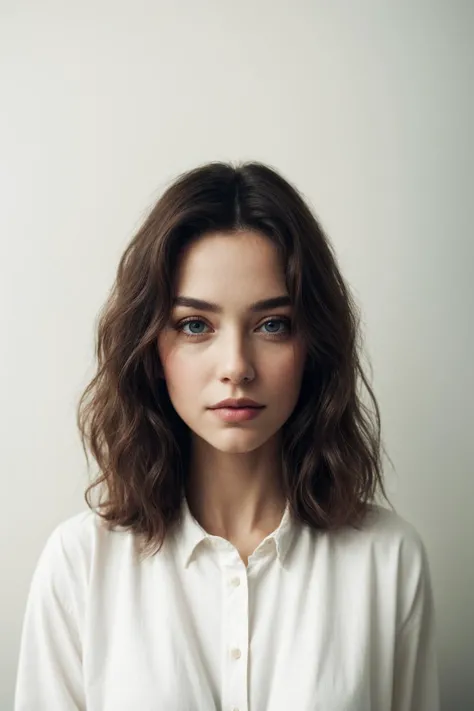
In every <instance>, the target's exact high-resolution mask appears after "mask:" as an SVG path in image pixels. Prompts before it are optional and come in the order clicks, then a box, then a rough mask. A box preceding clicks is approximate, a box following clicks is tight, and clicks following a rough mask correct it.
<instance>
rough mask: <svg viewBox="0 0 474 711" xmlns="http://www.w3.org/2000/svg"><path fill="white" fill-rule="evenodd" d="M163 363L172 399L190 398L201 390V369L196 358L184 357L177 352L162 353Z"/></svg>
mask: <svg viewBox="0 0 474 711" xmlns="http://www.w3.org/2000/svg"><path fill="white" fill-rule="evenodd" d="M161 362H162V364H163V371H164V376H165V380H166V385H167V388H168V392H169V394H170V397H171V398H174V397H175V398H176V399H179V398H180V397H182V396H186V397H189V395H190V394H192V393H193V391H196V390H199V389H200V386H199V367H198V360H197V359H196V358H190V357H183V355H182V354H180V353H179V351H178V350H176V351H168V352H166V350H163V351H162V355H161Z"/></svg>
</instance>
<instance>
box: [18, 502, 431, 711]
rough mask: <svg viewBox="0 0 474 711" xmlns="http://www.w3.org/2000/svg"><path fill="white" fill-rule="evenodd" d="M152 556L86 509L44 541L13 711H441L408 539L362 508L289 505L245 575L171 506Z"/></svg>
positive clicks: (418, 567)
mask: <svg viewBox="0 0 474 711" xmlns="http://www.w3.org/2000/svg"><path fill="white" fill-rule="evenodd" d="M183 512H184V517H183V520H182V524H181V525H180V526H179V527H178V528H176V529H175V532H174V534H173V536H172V537H170V538H168V539H167V540H166V542H165V544H164V546H163V547H162V549H161V551H159V552H158V553H157V554H155V555H154V556H153V557H150V558H148V559H145V560H142V561H141V562H140V561H139V559H138V549H137V546H136V542H135V539H134V537H133V535H132V534H131V533H130V532H128V531H125V529H119V530H117V531H115V532H108V531H107V530H106V529H105V528H103V527H102V526H101V525H100V523H99V522H100V519H99V517H98V516H97V514H95V513H94V512H92V511H84V512H81V513H80V514H77V515H75V516H73V517H71V518H69V519H67V520H65V521H63V522H62V523H60V524H59V526H57V527H56V528H55V529H54V531H53V532H52V533H51V534H50V537H49V538H48V540H47V542H46V544H45V547H44V549H43V551H42V553H41V556H40V558H39V561H38V563H37V566H36V568H35V572H34V575H33V578H32V582H31V587H30V591H29V596H28V601H27V607H26V612H25V617H24V622H23V630H22V637H21V650H20V657H19V664H18V673H17V683H16V696H15V711H79V710H80V711H137V710H138V709H139V711H288V709H295V711H439V689H438V665H437V655H436V642H435V612H434V605H433V594H432V588H431V581H430V571H429V565H428V561H427V557H426V551H425V547H424V544H423V542H422V540H421V538H420V535H419V534H418V532H417V531H416V529H415V528H414V527H413V526H412V525H411V524H410V523H408V522H407V521H406V520H405V519H404V518H402V517H401V516H400V515H398V514H396V513H394V512H393V511H390V510H389V509H385V508H383V507H381V506H378V505H375V504H373V505H372V506H371V511H370V513H369V516H368V517H367V519H366V521H365V523H364V524H363V527H362V530H360V531H357V530H355V529H353V528H350V527H344V528H343V529H340V530H338V531H333V532H326V531H316V530H312V529H311V528H310V527H308V526H307V525H305V524H301V523H299V522H296V521H294V520H293V519H292V518H291V516H290V513H289V509H288V507H287V509H286V511H285V513H284V516H283V518H282V521H281V523H280V525H279V527H278V528H277V529H276V530H275V531H274V532H273V533H272V534H270V535H268V536H267V537H266V538H265V539H264V540H263V541H262V542H261V543H260V545H259V546H258V547H257V548H256V549H255V551H254V552H253V553H252V555H251V556H250V557H249V560H248V567H246V566H245V564H244V563H243V561H242V559H241V558H240V556H239V553H238V551H237V550H236V548H235V547H234V546H233V545H232V544H231V543H230V542H229V541H227V540H225V539H224V538H221V537H219V536H213V535H209V534H208V533H207V532H206V531H205V530H204V529H203V528H202V527H201V526H200V525H199V524H198V522H197V521H196V519H195V518H194V517H193V516H192V514H191V512H190V510H189V507H188V504H187V501H186V499H184V501H183Z"/></svg>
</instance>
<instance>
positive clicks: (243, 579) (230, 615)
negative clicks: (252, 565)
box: [222, 556, 249, 711]
mask: <svg viewBox="0 0 474 711" xmlns="http://www.w3.org/2000/svg"><path fill="white" fill-rule="evenodd" d="M223 574H224V577H225V578H226V581H225V585H224V604H223V611H224V619H223V637H222V645H223V647H222V653H223V655H224V663H223V674H224V678H223V708H227V709H234V708H238V709H239V711H247V709H248V641H249V631H248V625H249V610H248V579H247V571H246V568H245V565H244V563H243V562H242V560H241V558H240V556H236V557H235V558H234V559H233V562H232V564H231V565H228V566H226V568H225V569H224V573H223Z"/></svg>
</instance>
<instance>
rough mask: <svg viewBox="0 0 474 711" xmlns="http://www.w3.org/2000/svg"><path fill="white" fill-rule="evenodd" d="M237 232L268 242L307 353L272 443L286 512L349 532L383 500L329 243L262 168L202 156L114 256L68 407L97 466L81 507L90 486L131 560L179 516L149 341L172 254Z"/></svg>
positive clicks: (377, 449)
mask: <svg viewBox="0 0 474 711" xmlns="http://www.w3.org/2000/svg"><path fill="white" fill-rule="evenodd" d="M237 230H252V231H258V232H259V233H261V234H263V235H265V236H266V237H268V238H269V239H270V240H271V241H272V243H273V244H274V245H275V246H276V248H277V249H278V252H279V254H280V256H281V258H282V260H283V264H284V267H285V275H286V285H287V289H288V292H289V294H290V298H291V301H292V305H293V310H294V318H295V320H294V328H295V329H296V330H299V331H300V332H301V333H302V334H303V336H304V338H305V342H306V344H307V348H308V350H307V360H306V363H305V372H304V375H303V379H302V385H301V390H300V394H299V399H298V402H297V404H296V406H295V409H294V411H293V412H292V414H291V416H290V417H289V419H288V420H287V421H286V423H285V424H284V426H283V431H282V440H281V441H282V450H281V455H282V468H283V475H284V487H285V490H286V496H287V499H288V501H289V504H290V507H291V513H292V514H293V515H294V516H295V517H296V518H298V519H299V520H300V521H302V522H304V523H306V524H309V525H310V526H311V527H313V528H316V529H335V528H338V527H340V526H343V525H346V524H348V525H351V526H353V527H355V528H358V526H359V524H360V523H361V522H362V520H363V518H364V517H365V514H366V513H367V511H368V509H369V506H370V503H371V502H372V501H373V499H374V497H375V496H376V494H377V492H378V491H379V490H380V491H381V493H382V494H383V496H384V497H385V499H386V500H387V501H388V497H387V495H386V492H385V489H384V484H383V478H382V464H381V452H382V449H383V446H382V443H381V436H380V432H381V427H380V412H379V407H378V404H377V401H376V398H375V396H374V393H373V391H372V389H371V387H370V384H369V382H368V379H367V377H366V375H365V373H364V370H363V368H362V365H361V337H360V317H359V311H358V308H357V306H356V304H355V302H354V299H353V297H352V296H351V293H350V291H349V287H348V286H347V284H346V283H345V281H344V279H343V277H342V275H341V272H340V270H339V268H338V265H337V259H336V256H335V253H334V250H333V247H332V246H331V244H330V242H329V240H328V238H327V237H326V235H325V234H324V232H323V229H322V227H321V225H320V224H319V223H318V221H317V219H316V217H315V216H314V215H313V213H312V211H311V210H310V208H309V206H308V204H307V203H306V201H305V200H304V198H303V196H302V194H301V193H300V192H299V191H298V190H297V189H296V188H295V187H293V186H292V185H291V184H290V183H289V182H287V181H286V180H285V179H284V178H283V177H282V176H281V175H280V174H279V173H278V172H277V171H276V170H275V169H273V168H271V167H269V166H268V165H265V164H263V163H260V162H247V163H240V164H236V165H234V164H232V163H223V162H211V163H207V164H205V165H201V166H199V167H197V168H195V169H193V170H190V171H188V172H186V173H183V174H181V175H179V176H178V177H177V178H176V179H175V180H174V181H173V182H172V183H171V184H170V185H169V186H168V187H167V189H166V190H165V191H164V192H163V194H162V196H161V197H160V198H159V199H158V201H157V203H156V204H155V206H154V207H153V209H152V210H151V212H150V214H149V215H148V217H147V218H146V219H145V221H144V223H143V225H142V226H141V227H140V229H139V230H138V232H137V233H136V235H135V236H134V237H133V239H132V240H131V242H130V244H129V245H128V246H127V248H126V250H125V252H124V254H123V256H122V257H121V259H120V262H119V265H118V270H117V274H116V279H115V282H114V284H113V287H112V289H111V292H110V294H109V297H108V299H107V301H106V303H105V305H104V306H103V308H102V310H101V312H100V313H99V318H98V330H97V340H96V355H97V359H98V369H97V373H96V375H95V377H94V378H93V379H92V381H91V382H90V383H89V385H88V386H87V388H86V389H85V391H84V392H83V394H82V396H81V398H80V401H79V404H78V408H77V423H78V427H79V430H80V435H81V441H82V446H83V448H84V451H85V454H86V459H87V461H88V462H89V458H88V454H87V447H89V449H90V451H91V452H92V455H93V456H94V458H95V460H96V461H97V463H98V465H99V472H98V476H97V477H96V480H95V481H93V482H92V483H91V484H90V485H89V486H88V487H87V489H86V492H85V499H86V502H87V504H88V506H89V507H90V508H94V507H93V504H92V503H91V501H90V495H91V492H92V490H93V489H94V488H95V487H97V486H99V487H101V494H104V493H105V495H106V498H105V500H102V499H101V500H100V502H99V504H98V506H97V511H96V512H97V513H98V514H99V515H100V516H101V517H102V519H103V520H104V522H106V524H105V525H107V527H108V528H109V529H113V528H114V527H115V526H122V527H125V528H127V529H129V530H131V531H133V532H134V533H135V534H137V537H138V539H139V540H140V541H141V543H142V544H143V545H142V546H141V553H144V554H148V553H150V554H152V553H153V552H156V551H158V550H160V548H161V546H162V544H163V542H164V540H165V538H166V534H167V533H168V531H169V530H170V529H171V527H172V526H173V525H174V524H175V523H176V522H177V521H179V520H180V511H181V503H182V499H183V496H184V495H185V493H184V492H185V483H186V477H187V474H188V465H189V461H190V443H191V438H190V431H189V429H188V427H187V425H186V424H185V423H184V422H183V421H182V420H181V418H180V417H179V416H178V414H177V413H176V411H175V410H174V407H173V405H172V403H171V400H170V398H169V395H168V391H167V387H166V381H165V379H164V377H163V370H162V367H161V363H160V359H159V355H158V348H157V339H158V334H159V333H160V330H161V329H163V328H164V326H165V325H166V324H167V322H168V321H169V318H170V314H171V308H172V301H173V297H174V288H175V284H174V275H175V274H176V271H177V265H178V260H179V258H180V253H181V251H182V250H183V248H184V247H185V245H187V244H188V243H189V242H190V240H196V239H199V237H200V236H202V235H204V234H209V233H211V232H214V231H219V232H220V233H224V234H232V233H233V232H235V231H237ZM363 387H365V392H366V394H368V397H369V401H370V402H371V404H372V408H370V407H368V406H367V405H365V404H364V403H363V401H362V394H363V391H362V388H363ZM389 503H390V502H389Z"/></svg>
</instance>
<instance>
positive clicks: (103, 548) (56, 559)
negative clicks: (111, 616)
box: [30, 510, 131, 613]
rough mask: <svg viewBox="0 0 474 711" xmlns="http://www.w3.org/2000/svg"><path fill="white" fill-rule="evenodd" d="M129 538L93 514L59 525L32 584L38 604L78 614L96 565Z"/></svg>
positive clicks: (45, 546) (32, 596)
mask: <svg viewBox="0 0 474 711" xmlns="http://www.w3.org/2000/svg"><path fill="white" fill-rule="evenodd" d="M130 537H131V536H130V534H126V535H124V533H122V534H121V535H120V534H119V535H116V533H115V531H109V530H107V528H106V527H105V525H104V521H103V519H102V518H101V517H100V516H99V515H98V514H97V513H96V512H95V511H93V510H86V511H81V512H80V513H77V514H75V515H73V516H70V517H69V518H67V519H65V520H63V521H61V522H60V523H59V524H57V525H56V526H55V527H54V528H53V529H52V531H51V532H50V533H49V535H48V536H47V538H46V541H45V542H44V544H43V547H42V549H41V552H40V555H39V557H38V559H37V562H36V565H35V569H34V571H33V575H32V579H31V583H30V599H31V600H32V601H33V600H34V601H35V603H36V604H41V605H44V606H46V605H52V604H53V603H54V604H60V605H61V606H62V607H64V608H65V609H66V610H68V611H69V612H75V613H77V612H78V610H79V609H80V608H82V607H83V605H84V603H85V598H86V594H87V592H86V591H87V588H88V584H89V581H90V577H91V571H92V569H93V566H94V561H95V560H96V559H97V557H98V556H99V557H100V558H101V559H102V560H103V559H104V557H105V558H107V556H108V555H109V553H110V550H111V549H112V548H113V547H114V546H115V547H117V543H119V545H120V541H121V540H122V541H123V540H124V539H125V538H130Z"/></svg>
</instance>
